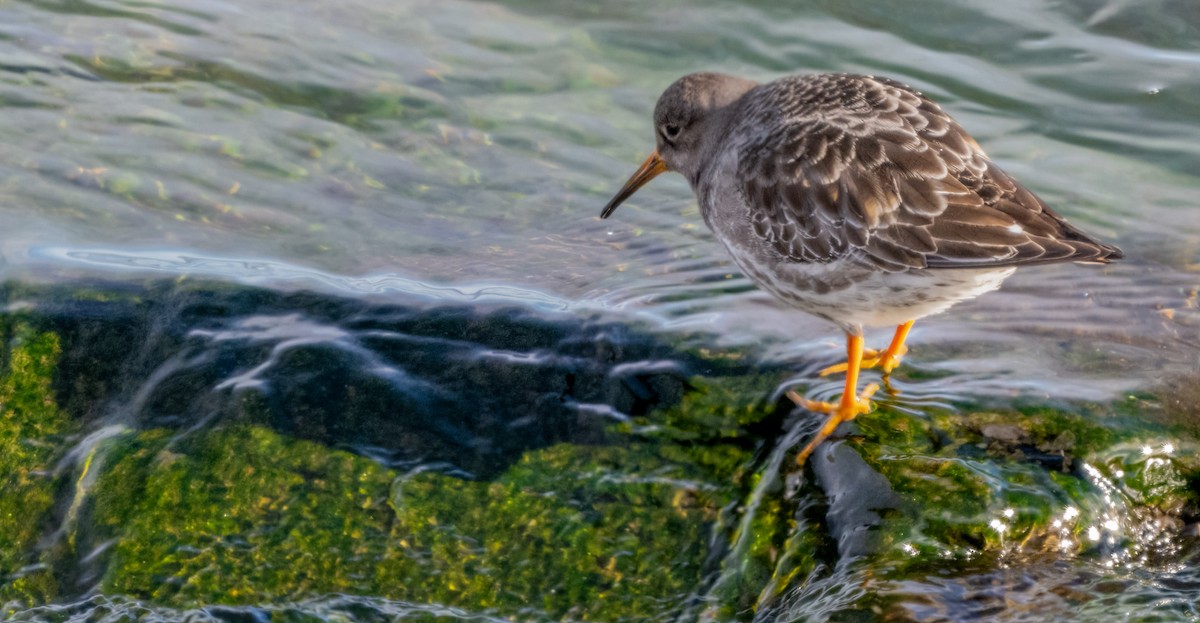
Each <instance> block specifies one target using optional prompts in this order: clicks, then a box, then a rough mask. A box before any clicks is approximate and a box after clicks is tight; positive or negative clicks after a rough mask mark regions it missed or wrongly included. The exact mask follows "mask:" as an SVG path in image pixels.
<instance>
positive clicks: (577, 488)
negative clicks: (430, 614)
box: [92, 389, 788, 621]
mask: <svg viewBox="0 0 1200 623" xmlns="http://www.w3.org/2000/svg"><path fill="white" fill-rule="evenodd" d="M711 395H717V396H720V397H721V403H722V405H723V406H721V407H719V408H709V407H713V406H714V405H713V404H711V403H705V402H704V398H705V397H711ZM730 395H731V394H730V393H729V392H728V391H720V390H713V389H710V390H707V391H697V392H693V393H692V396H694V397H695V398H694V399H685V401H684V403H683V404H682V405H680V406H678V407H676V408H675V409H673V410H670V411H668V412H666V413H661V414H658V415H656V416H652V417H648V418H644V419H639V420H638V421H637V422H635V423H633V424H632V425H631V426H630V427H626V428H625V430H624V432H621V431H616V432H614V433H612V434H613V438H612V439H611V440H608V441H609V443H604V444H596V445H578V444H558V445H554V446H550V447H547V448H543V449H539V450H534V451H530V452H527V453H526V454H525V455H524V456H523V457H522V458H521V459H520V460H519V461H518V462H516V463H515V464H513V465H512V466H510V467H509V468H508V469H507V470H505V471H504V472H502V473H500V474H499V475H497V476H496V477H494V478H492V479H489V480H473V479H470V478H464V477H463V476H462V475H456V474H447V473H441V472H438V471H433V470H424V471H417V472H416V473H410V474H398V473H396V472H394V471H392V470H390V469H387V468H385V467H382V466H380V465H379V464H378V463H376V462H374V461H371V460H369V459H366V458H363V457H359V456H355V455H352V454H349V453H347V452H343V451H339V450H334V449H330V448H328V447H325V446H322V445H319V444H315V443H311V442H306V441H297V440H291V439H288V438H286V437H283V436H281V435H279V434H277V433H274V432H271V431H269V430H266V429H264V428H261V427H257V426H251V425H245V424H239V425H231V426H228V427H224V428H218V429H214V430H208V431H198V432H193V433H190V434H187V435H184V436H182V437H180V438H177V439H176V438H174V437H173V436H172V435H171V434H170V433H169V432H167V431H165V430H151V431H146V432H142V433H138V434H136V435H132V436H129V437H126V438H124V439H121V440H118V441H115V442H110V446H109V448H108V449H107V451H105V452H102V453H101V454H102V456H103V460H102V462H103V463H104V465H105V467H104V468H103V469H104V474H103V476H102V477H101V478H100V480H99V482H98V484H97V486H96V488H95V490H94V492H93V496H92V497H93V509H92V512H93V515H94V523H95V524H96V525H97V526H98V527H99V529H100V530H101V532H102V533H103V535H102V538H107V539H113V543H114V544H113V546H112V548H111V551H110V552H109V554H108V555H109V556H110V558H109V561H108V564H107V570H106V571H105V573H104V579H103V590H104V592H106V593H110V594H126V595H131V596H134V597H139V598H145V599H150V600H153V601H154V602H157V603H162V604H166V605H172V606H194V605H200V604H212V603H224V604H238V603H247V604H249V603H262V602H271V601H279V600H295V599H300V598H303V597H306V596H311V595H315V594H323V593H329V592H337V593H345V594H358V595H372V596H380V597H387V598H393V599H400V600H404V601H406V602H412V603H436V604H445V605H448V606H454V607H458V608H463V609H465V610H467V611H472V612H490V613H496V614H499V615H504V616H511V617H516V618H517V619H519V620H550V619H553V620H558V619H561V618H563V617H566V618H573V619H582V620H611V621H616V620H634V619H636V620H655V619H666V618H671V617H672V616H674V615H675V614H677V613H678V612H680V611H681V609H685V608H687V607H689V606H688V604H689V596H690V595H692V594H693V593H694V591H695V590H696V588H697V587H698V586H701V585H702V584H703V583H704V579H705V578H704V576H705V572H706V569H707V567H706V564H708V559H709V558H710V556H711V555H712V551H713V547H714V545H718V546H719V544H720V543H721V541H722V539H721V537H720V536H719V535H717V534H716V531H717V530H718V529H719V526H720V525H721V520H720V518H721V514H722V512H723V509H725V508H726V507H727V506H728V505H729V504H730V502H732V501H733V500H735V499H738V497H739V496H740V495H741V493H740V490H741V488H742V487H743V485H745V484H747V483H746V478H747V474H746V473H745V472H744V467H745V465H746V463H747V462H748V460H749V458H750V457H751V456H752V450H751V449H747V448H745V447H742V445H744V444H741V445H739V443H735V442H732V441H731V438H736V437H737V434H738V431H739V430H741V431H742V434H744V430H742V429H741V428H740V427H743V426H746V425H752V424H754V423H755V421H756V420H757V419H761V418H762V417H763V414H765V413H769V410H766V409H764V408H762V405H761V404H759V406H757V407H751V406H747V405H745V404H742V405H741V406H738V405H737V404H735V403H732V402H730V401H727V400H725V399H726V398H729V397H730ZM760 395H761V394H755V397H756V398H757V397H758V396H760ZM705 404H707V406H703V407H702V406H701V405H705ZM697 409H700V410H702V411H703V413H704V415H705V417H706V418H709V419H712V418H716V419H717V420H720V421H719V422H716V421H711V422H709V423H710V424H713V426H712V427H711V429H710V433H709V434H710V435H711V436H713V437H714V439H712V440H707V441H706V443H703V444H696V443H693V441H694V436H695V435H694V433H695V434H698V433H699V431H697V430H693V431H688V432H687V434H684V432H683V431H685V429H687V428H688V427H689V426H692V424H689V423H688V422H689V418H688V416H687V414H688V412H689V410H691V411H692V412H693V415H695V416H696V417H699V415H700V414H699V413H697V412H696V410H697ZM756 414H757V415H756ZM706 428H707V427H706ZM721 439H725V441H721ZM743 441H744V440H743ZM772 508H774V507H772ZM775 510H777V509H775ZM763 516H764V517H778V516H779V515H778V514H776V513H774V512H772V513H768V514H765V515H763ZM772 521H773V520H772ZM764 534H765V533H764ZM787 538H788V531H787V530H785V529H776V530H775V531H774V532H773V534H772V535H770V536H769V539H774V540H777V541H783V540H785V539H787Z"/></svg>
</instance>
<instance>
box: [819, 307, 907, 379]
mask: <svg viewBox="0 0 1200 623" xmlns="http://www.w3.org/2000/svg"><path fill="white" fill-rule="evenodd" d="M914 322H916V321H915V320H909V321H908V322H906V323H904V324H902V325H900V326H898V327H896V334H895V335H893V336H892V343H891V344H890V345H888V347H887V350H885V351H883V352H879V351H875V350H866V351H864V356H863V360H862V367H863V368H875V367H878V368H879V369H880V370H883V375H884V376H885V377H886V376H888V375H889V374H891V373H892V370H895V369H896V368H897V367H899V365H900V358H902V357H904V353H907V352H908V347H907V346H905V345H904V340H906V339H908V331H909V330H910V329H912V326H913V323H914ZM848 365H849V361H847V363H839V364H837V365H836V366H829V367H828V368H825V369H824V370H821V376H829V375H830V374H837V373H838V372H846V371H848Z"/></svg>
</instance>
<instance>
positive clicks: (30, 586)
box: [0, 317, 73, 602]
mask: <svg viewBox="0 0 1200 623" xmlns="http://www.w3.org/2000/svg"><path fill="white" fill-rule="evenodd" d="M0 336H3V337H4V339H5V342H6V349H5V351H4V359H3V369H2V371H0V490H2V491H3V495H0V578H4V579H3V580H2V581H0V599H5V600H11V599H16V600H21V601H26V602H39V601H45V600H47V599H49V598H51V597H53V596H54V595H55V594H56V593H57V591H58V589H57V581H56V579H55V577H54V575H53V574H52V572H51V570H50V568H49V567H48V563H49V562H51V561H52V559H53V557H54V556H55V555H57V551H56V550H54V549H53V548H52V549H50V550H46V551H39V549H38V547H37V543H38V540H39V539H40V538H41V537H42V535H43V533H44V532H45V531H46V530H47V529H48V527H49V523H50V521H51V520H52V517H51V513H52V509H53V506H54V500H55V492H56V491H57V490H58V488H59V486H60V482H59V480H58V478H56V477H55V476H54V475H53V472H54V465H55V463H56V462H57V460H58V459H59V458H60V457H61V456H62V451H63V446H64V443H63V441H64V436H65V435H66V434H68V433H69V432H71V431H72V429H73V427H72V425H71V422H70V420H69V418H68V417H67V416H66V415H65V414H64V413H63V412H62V411H61V410H60V409H59V407H58V403H57V401H56V399H55V395H54V389H53V382H54V372H55V368H56V365H57V363H58V358H59V355H60V354H61V352H62V348H61V346H60V344H59V340H58V336H57V335H55V334H54V333H49V332H39V331H37V330H36V329H34V328H33V327H32V326H31V325H30V324H28V323H27V322H23V321H19V320H9V319H4V318H2V317H0Z"/></svg>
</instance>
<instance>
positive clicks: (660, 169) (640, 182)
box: [600, 149, 667, 218]
mask: <svg viewBox="0 0 1200 623" xmlns="http://www.w3.org/2000/svg"><path fill="white" fill-rule="evenodd" d="M666 170H667V163H665V162H663V159H662V158H660V157H659V156H658V150H657V149H656V150H654V151H652V152H650V157H649V158H646V161H645V162H643V163H642V166H640V167H638V170H637V171H634V173H633V175H632V176H630V177H629V181H628V182H625V185H624V186H622V187H621V190H620V191H619V192H617V196H615V197H613V198H612V201H609V202H608V205H606V206H604V211H603V212H601V213H600V218H608V217H609V215H610V214H612V213H613V210H616V209H617V206H619V205H621V204H622V203H624V201H625V200H626V199H628V198H629V196H630V195H632V194H633V193H635V192H637V189H639V188H641V187H642V186H645V185H646V182H649V181H650V180H652V179H654V178H656V177H658V176H659V174H661V173H664V172H666Z"/></svg>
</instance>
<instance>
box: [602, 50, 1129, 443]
mask: <svg viewBox="0 0 1200 623" xmlns="http://www.w3.org/2000/svg"><path fill="white" fill-rule="evenodd" d="M654 130H655V140H656V145H657V146H656V149H655V150H654V151H653V152H652V153H651V154H650V156H649V157H648V158H646V161H645V162H643V163H642V166H641V167H640V168H638V170H637V171H636V172H635V173H634V174H633V176H632V177H630V178H629V180H628V181H627V182H626V183H625V185H624V186H623V187H622V188H621V190H620V191H618V192H617V194H616V196H614V197H613V198H612V200H611V201H610V202H609V203H608V205H607V206H605V207H604V210H603V212H601V214H600V218H608V217H609V216H610V215H611V214H612V213H613V211H614V210H615V209H616V208H617V206H619V205H620V204H621V203H622V202H624V201H625V200H626V199H628V198H629V197H630V195H632V194H633V193H634V192H636V191H637V190H638V189H639V188H641V187H642V186H643V185H644V184H646V183H647V182H649V181H650V180H651V179H653V178H654V177H656V176H658V175H659V174H661V173H664V172H667V171H675V172H678V173H681V174H683V176H684V177H686V178H687V180H688V182H689V183H690V184H691V186H692V190H693V191H694V192H695V193H696V198H697V199H698V201H699V203H700V212H701V214H702V215H703V216H704V222H705V223H706V224H707V225H708V227H709V228H710V229H711V230H712V231H713V233H714V234H715V235H716V237H717V239H718V240H720V241H721V243H722V244H723V245H724V246H725V248H726V249H727V250H728V251H729V254H730V255H731V256H732V258H733V261H734V262H735V263H736V264H737V265H738V267H739V268H740V269H741V270H742V272H744V273H745V274H746V275H747V276H748V277H750V279H752V280H753V281H754V282H755V283H757V284H758V285H759V287H761V288H763V289H764V290H766V291H768V292H770V293H771V294H773V295H775V296H776V297H777V298H779V299H780V300H782V301H783V302H785V303H787V304H788V305H791V306H793V307H795V308H797V309H800V310H803V311H805V312H808V313H810V314H815V315H817V316H820V317H821V318H825V319H827V320H829V321H831V322H833V323H835V324H837V325H838V326H839V327H841V329H842V330H843V331H844V332H845V334H846V362H845V363H844V364H840V365H837V366H832V367H830V368H827V369H826V370H824V371H823V372H822V374H830V373H835V372H840V371H845V373H846V383H845V389H844V391H843V393H842V396H841V398H840V400H839V401H838V402H837V403H830V402H817V401H812V400H807V399H805V398H802V397H800V396H799V395H798V394H796V393H795V392H794V391H792V392H789V393H788V396H789V397H790V398H791V399H792V400H793V401H795V402H796V403H797V404H798V405H800V406H801V407H804V408H806V409H809V410H812V411H816V412H821V413H826V414H828V418H827V419H826V421H825V423H824V425H823V426H822V427H821V429H820V430H819V431H818V432H817V433H816V435H814V437H813V439H812V440H811V441H810V442H809V443H808V445H807V446H806V447H805V448H804V449H803V450H801V451H800V453H799V454H798V455H797V460H798V461H799V462H800V463H803V462H804V460H805V459H806V458H807V457H808V456H809V454H811V453H812V451H813V449H814V448H816V447H817V445H818V444H820V443H821V442H822V441H823V440H824V439H825V438H826V437H828V436H829V435H830V434H831V433H833V431H834V430H835V429H836V428H837V426H838V425H839V424H841V423H842V422H845V421H848V420H852V419H854V418H855V417H856V416H858V415H860V414H863V413H868V412H869V411H870V410H871V408H872V406H871V402H870V397H871V395H872V394H873V393H874V392H875V391H876V390H877V389H878V386H877V385H875V384H870V385H868V386H867V387H865V388H864V389H863V391H862V392H861V393H860V392H859V391H858V376H859V371H860V370H861V369H863V368H879V369H880V370H881V371H882V372H883V374H884V376H885V378H887V375H888V374H890V373H891V372H892V370H894V369H895V368H896V366H897V365H899V363H900V360H901V357H903V355H904V354H905V353H906V352H907V347H906V346H905V345H904V342H905V339H906V338H907V336H908V332H909V329H910V328H912V325H913V322H915V321H916V320H918V319H920V318H923V317H925V316H929V315H931V314H936V313H939V312H942V311H945V310H946V309H947V308H948V307H950V306H951V305H953V304H955V303H957V302H959V301H962V300H965V299H970V298H973V297H976V296H979V295H980V294H983V293H984V292H988V291H990V290H994V289H996V288H998V287H999V286H1000V283H1001V282H1002V281H1003V280H1004V279H1005V278H1006V277H1008V276H1009V275H1011V274H1012V273H1013V271H1014V270H1016V268H1017V267H1019V266H1025V265H1033V264H1049V263H1056V262H1092V263H1107V262H1109V261H1111V260H1115V259H1120V258H1121V257H1122V253H1121V251H1120V250H1119V249H1117V248H1116V247H1114V246H1111V245H1108V244H1104V243H1102V242H1100V241H1098V240H1096V239H1095V238H1093V237H1091V236H1089V235H1087V234H1085V233H1083V232H1082V231H1080V230H1079V229H1077V228H1075V227H1074V226H1072V225H1070V224H1069V223H1067V222H1066V220H1065V219H1063V218H1062V217H1061V216H1059V215H1058V214H1057V213H1055V212H1054V211H1053V210H1051V209H1050V208H1049V207H1048V206H1047V205H1046V204H1045V203H1044V202H1042V200H1041V199H1039V198H1038V197H1037V196H1035V195H1034V194H1033V193H1032V192H1030V191H1029V190H1028V189H1027V188H1025V187H1024V186H1022V185H1021V184H1019V183H1017V181H1016V180H1014V179H1013V178H1012V177H1010V176H1009V175H1008V174H1006V173H1005V172H1004V171H1002V170H1000V168H999V167H998V166H996V164H995V163H994V162H992V161H991V159H990V158H988V156H987V154H985V153H984V151H983V149H982V148H981V147H980V146H979V144H978V143H976V142H975V140H974V139H973V138H971V136H970V135H968V134H967V132H966V131H965V130H963V128H962V127H961V126H960V125H959V124H958V123H957V122H955V121H954V120H953V119H951V118H950V116H949V115H947V114H946V113H945V112H944V111H942V109H941V107H939V106H938V105H937V104H935V103H934V102H932V101H931V100H929V99H928V98H926V97H925V96H923V95H922V94H921V93H919V92H917V91H915V90H913V89H911V88H909V87H908V86H906V85H904V84H901V83H899V82H896V81H894V80H890V79H887V78H881V77H877V76H864V75H850V74H817V75H802V76H789V77H786V78H781V79H779V80H776V81H774V82H768V83H765V84H759V83H757V82H754V81H752V80H747V79H745V78H739V77H736V76H730V75H724V74H718V73H694V74H689V75H687V76H684V77H683V78H680V79H679V80H678V81H676V82H675V83H674V84H672V85H671V86H669V87H668V88H667V89H666V91H664V92H663V94H662V96H661V97H660V98H659V100H658V104H657V105H656V106H655V109H654ZM870 326H895V327H896V331H895V334H894V336H893V338H892V341H891V344H890V345H889V346H888V347H887V348H885V349H884V350H882V351H872V350H866V349H865V347H864V344H863V328H864V327H870Z"/></svg>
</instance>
